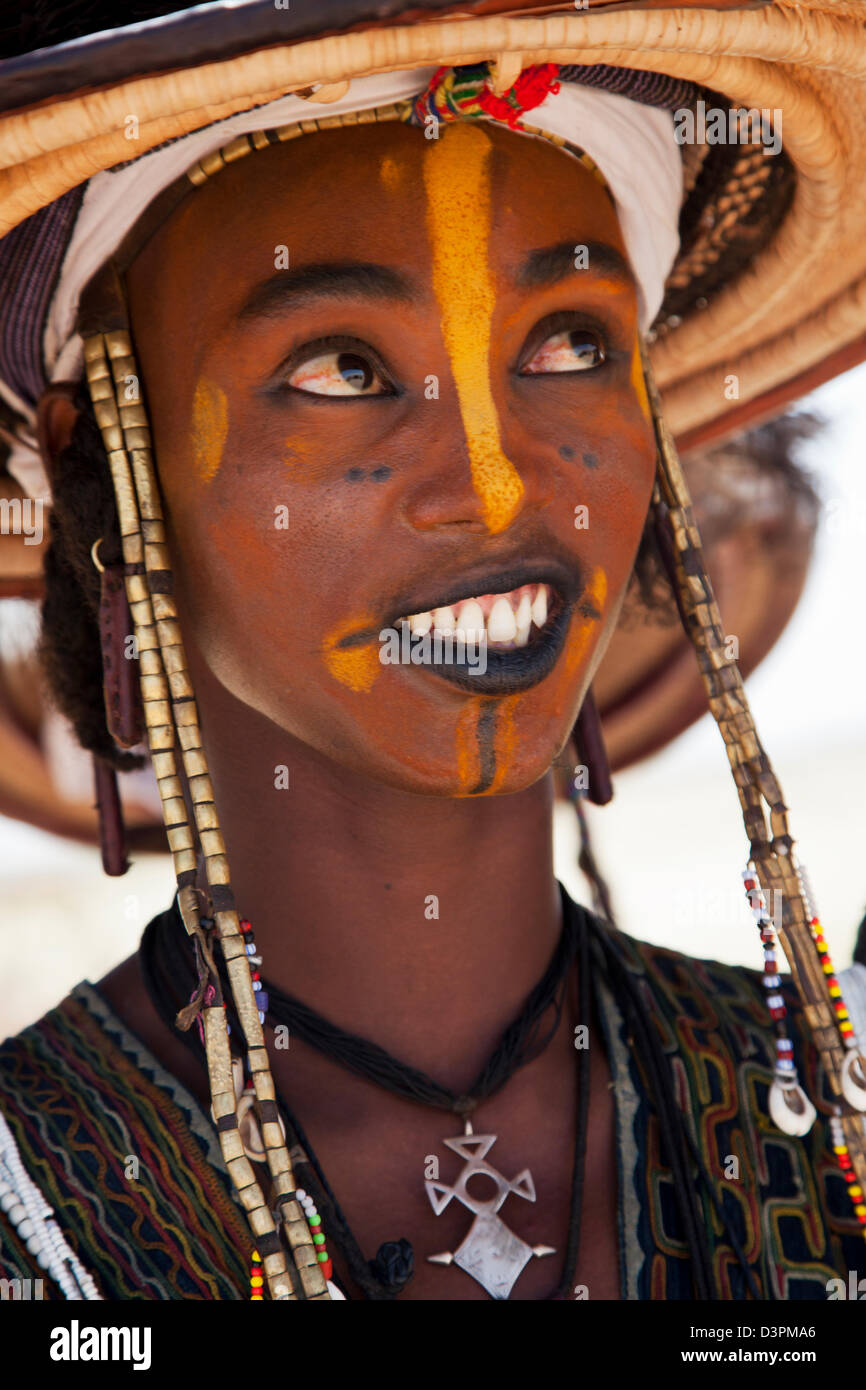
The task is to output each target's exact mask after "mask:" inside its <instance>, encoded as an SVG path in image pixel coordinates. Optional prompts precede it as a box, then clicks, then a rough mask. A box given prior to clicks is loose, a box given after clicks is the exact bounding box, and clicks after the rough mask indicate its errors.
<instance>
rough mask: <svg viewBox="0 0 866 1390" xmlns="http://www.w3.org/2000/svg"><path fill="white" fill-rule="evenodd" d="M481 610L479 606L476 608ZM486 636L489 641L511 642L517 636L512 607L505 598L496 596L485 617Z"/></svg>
mask: <svg viewBox="0 0 866 1390" xmlns="http://www.w3.org/2000/svg"><path fill="white" fill-rule="evenodd" d="M478 611H479V612H480V611H481V610H480V608H479V610H478ZM487 636H488V637H489V639H490V641H491V642H513V641H514V639H515V637H516V636H517V623H516V621H515V618H514V609H513V608H512V607H511V604H510V603H509V602H508V599H507V598H498V599H497V600H496V602H495V603H494V605H493V607H492V608H491V610H490V617H489V618H488V619H487Z"/></svg>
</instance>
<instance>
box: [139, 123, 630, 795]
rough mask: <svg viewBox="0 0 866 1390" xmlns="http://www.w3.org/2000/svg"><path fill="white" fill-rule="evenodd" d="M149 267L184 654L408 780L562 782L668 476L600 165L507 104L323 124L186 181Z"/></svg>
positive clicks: (158, 428) (313, 740)
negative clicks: (581, 713) (498, 117)
mask: <svg viewBox="0 0 866 1390" xmlns="http://www.w3.org/2000/svg"><path fill="white" fill-rule="evenodd" d="M128 288H129V297H130V309H131V320H132V328H133V335H134V341H135V345H136V349H137V352H138V357H139V364H140V367H141V370H142V374H143V381H144V388H145V394H146V399H147V403H148V407H149V411H150V417H151V422H152V426H153V431H154V444H155V452H156V459H157V466H158V471H159V476H160V482H161V486H162V491H163V497H164V502H165V510H166V518H167V521H168V524H169V535H170V543H171V547H172V555H173V564H174V571H175V580H176V592H177V596H178V604H179V607H180V613H181V621H182V628H183V631H184V634H185V640H186V642H187V646H188V649H189V654H190V662H191V666H192V669H193V673H194V674H195V671H196V669H197V667H199V666H200V663H205V664H206V665H207V666H208V667H209V668H210V670H211V672H212V673H213V674H214V676H215V677H216V678H217V679H218V680H219V681H220V682H222V684H223V685H224V686H225V687H226V688H227V689H228V690H229V691H230V692H231V693H232V694H233V695H234V696H235V697H237V698H238V699H239V700H241V701H243V702H245V703H246V704H248V705H250V706H252V707H254V708H255V709H256V710H258V711H260V712H261V713H263V714H265V715H266V716H267V717H268V718H269V719H271V720H272V721H273V722H274V723H275V724H276V725H278V726H279V727H280V728H281V729H283V730H285V731H287V732H288V733H289V734H291V735H292V736H294V737H295V738H297V739H299V740H301V741H302V742H303V743H305V744H309V745H311V746H312V747H314V748H315V749H317V750H319V752H321V753H324V754H325V755H327V756H328V757H330V758H333V759H335V760H336V761H338V762H340V763H343V764H345V765H346V766H349V767H351V768H352V769H354V770H355V771H357V772H360V773H361V774H363V775H367V776H369V777H371V778H374V779H377V780H380V781H383V782H387V783H390V784H392V785H394V786H399V787H402V788H405V789H407V790H411V791H416V792H421V793H425V794H432V795H441V796H465V795H483V794H489V793H494V792H510V791H516V790H518V789H520V788H522V787H525V786H528V785H530V784H531V783H533V782H534V781H536V780H537V779H538V778H539V777H540V776H542V775H543V774H544V773H545V772H546V771H547V769H548V768H549V767H550V764H551V762H552V761H553V759H554V758H555V757H556V755H557V754H558V753H559V751H560V750H561V748H562V747H563V744H564V743H565V741H566V739H567V737H568V735H569V733H570V730H571V728H572V725H573V723H574V719H575V717H576V713H577V710H578V709H579V707H580V703H581V700H582V698H583V695H584V692H585V691H586V689H587V686H588V685H589V682H590V679H591V677H592V673H593V671H594V669H595V667H596V665H597V664H598V661H599V659H600V657H601V654H602V652H603V650H604V647H605V645H606V642H607V640H608V637H609V636H610V634H611V632H612V629H613V626H614V625H615V622H616V617H617V614H618V611H619V607H620V604H621V601H622V598H623V595H624V591H625V588H626V584H627V581H628V578H629V575H630V572H631V569H632V565H633V562H634V558H635V554H636V551H637V547H638V543H639V540H640V536H641V532H642V528H643V524H644V520H645V517H646V513H647V508H648V504H649V497H650V491H651V487H652V479H653V471H654V446H653V438H652V429H651V424H650V421H649V418H648V410H647V404H646V397H645V394H644V391H643V384H642V380H641V378H640V373H639V358H638V356H637V302H636V291H635V286H634V282H633V279H632V277H631V274H630V271H629V270H628V266H627V262H626V260H625V253H624V249H623V243H622V239H621V236H620V232H619V228H618V224H617V219H616V215H615V212H614V209H613V207H612V205H611V203H610V200H609V198H608V196H607V194H606V193H605V191H604V190H603V189H602V188H601V186H600V185H599V183H598V182H597V181H596V180H595V179H594V178H593V177H592V175H591V174H589V173H588V172H587V171H586V170H585V169H584V168H583V167H582V166H580V165H579V164H578V162H577V161H576V160H574V159H572V158H569V157H568V156H566V155H564V154H563V153H561V152H560V151H558V150H556V149H554V148H553V147H552V146H550V145H548V144H547V143H546V142H543V141H539V140H529V139H526V138H519V137H516V136H515V135H514V134H512V133H510V132H507V131H504V130H501V129H498V128H495V127H492V126H490V125H488V124H486V123H479V124H463V123H460V124H456V125H454V126H449V127H446V128H445V129H444V130H442V131H441V132H440V138H439V139H438V140H427V139H425V138H424V135H423V133H422V132H421V131H419V130H417V129H413V128H410V127H406V126H404V125H401V124H398V123H389V124H383V125H378V126H377V125H365V126H360V127H357V128H350V129H344V130H333V131H327V132H323V133H319V134H316V135H314V136H304V137H301V138H299V139H297V140H294V141H291V142H288V143H287V144H286V145H283V146H280V147H276V148H272V149H268V150H266V151H264V152H262V153H257V154H253V155H249V156H247V157H246V158H245V159H243V160H241V161H240V162H238V163H237V164H235V165H232V166H230V167H229V168H228V169H227V170H225V171H224V172H222V173H220V174H219V175H218V176H217V177H215V178H214V179H213V181H212V182H211V183H209V184H207V185H205V186H204V188H202V189H201V190H199V191H197V192H196V193H195V194H193V195H192V196H191V197H190V198H189V199H188V200H187V201H186V203H185V204H184V205H183V207H182V209H181V210H180V211H179V212H178V213H177V214H176V215H175V216H174V218H173V219H172V220H171V221H170V223H169V224H167V226H166V227H165V228H163V229H162V231H161V232H160V233H158V234H157V236H155V237H154V238H153V240H152V241H151V242H150V244H149V245H148V247H147V248H146V250H145V252H144V253H143V254H142V255H141V256H140V257H139V258H138V260H137V261H136V263H135V265H134V266H133V267H132V270H131V272H130V274H129V277H128ZM410 618H411V620H412V621H411V623H409V622H408V620H409V619H410ZM404 621H405V623H406V625H405V628H404ZM448 630H450V631H451V632H452V633H454V632H456V634H457V639H459V638H460V637H461V634H464V635H465V636H467V637H469V638H470V639H471V635H472V634H473V633H474V634H477V633H482V636H481V638H480V645H473V643H472V641H471V640H470V642H469V644H468V645H466V646H464V647H461V645H460V642H459V640H455V639H454V638H453V637H452V638H451V639H440V640H439V642H438V643H437V641H436V634H437V633H440V634H441V633H444V632H445V631H448ZM386 632H394V633H395V634H396V635H397V636H396V638H388V637H382V636H381V635H380V634H383V633H386ZM399 638H402V641H400V640H398V639H399ZM425 639H426V645H425ZM413 652H414V654H415V659H414V660H413V659H412V657H413ZM425 652H426V657H425V655H424V653H425ZM437 653H438V658H439V659H438V660H437ZM419 654H421V655H420V660H419V659H418V656H419ZM382 655H385V656H388V657H389V658H390V659H389V660H387V661H383V660H382V659H381V656H382ZM406 656H408V657H409V661H408V662H406V661H405V660H403V659H401V658H405V657H406ZM455 656H456V657H458V658H459V657H460V656H463V657H464V658H465V659H464V663H463V665H458V666H455V665H453V664H452V665H449V664H448V658H449V657H451V658H452V659H453V658H454V657H455ZM485 667H486V669H484V668H485ZM205 724H206V720H205Z"/></svg>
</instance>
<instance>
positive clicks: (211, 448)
mask: <svg viewBox="0 0 866 1390" xmlns="http://www.w3.org/2000/svg"><path fill="white" fill-rule="evenodd" d="M228 430H229V407H228V401H227V400H226V395H225V392H224V391H221V390H220V388H219V387H218V386H214V384H213V382H210V381H206V380H205V379H204V377H202V378H201V379H200V380H199V381H198V383H197V384H196V388H195V395H194V396H193V401H192V442H193V457H194V461H195V471H196V473H197V474H198V476H199V477H200V478H201V480H202V482H203V483H209V482H210V481H211V480H212V479H213V478H215V477H216V474H217V471H218V469H219V466H220V463H221V462H222V456H223V447H224V445H225V442H226V435H227V434H228Z"/></svg>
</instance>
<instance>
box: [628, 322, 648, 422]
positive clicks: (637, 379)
mask: <svg viewBox="0 0 866 1390" xmlns="http://www.w3.org/2000/svg"><path fill="white" fill-rule="evenodd" d="M631 384H632V387H633V389H634V393H635V395H636V396H637V399H638V404H639V405H640V408H641V412H642V414H643V417H644V419H645V420H649V421H652V411H651V410H650V403H649V396H648V395H647V390H646V382H645V381H644V376H643V363H642V362H641V358H640V343H639V342H638V341H637V340H635V345H634V355H633V357H632V359H631Z"/></svg>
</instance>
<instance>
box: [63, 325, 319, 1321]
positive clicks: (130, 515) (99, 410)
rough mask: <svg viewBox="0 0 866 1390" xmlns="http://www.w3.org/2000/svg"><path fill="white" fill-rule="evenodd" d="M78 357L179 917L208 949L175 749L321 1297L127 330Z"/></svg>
mask: <svg viewBox="0 0 866 1390" xmlns="http://www.w3.org/2000/svg"><path fill="white" fill-rule="evenodd" d="M84 358H85V365H86V373H87V382H88V386H89V388H90V394H91V398H92V400H93V408H94V414H95V416H96V421H97V424H98V425H99V428H100V430H101V432H102V438H103V442H104V444H105V449H106V452H107V454H108V462H109V466H110V468H111V475H112V479H113V482H114V491H115V496H116V499H117V510H118V518H119V522H120V534H121V543H122V547H123V558H124V569H125V575H126V592H127V598H128V600H129V606H130V612H131V614H132V621H133V625H134V628H135V637H136V642H137V646H138V652H139V660H140V679H141V693H142V701H143V705H144V717H145V724H146V727H147V736H148V743H149V746H150V750H151V757H152V761H153V768H154V772H155V774H156V778H157V785H158V787H159V793H160V799H161V803H162V811H163V818H164V820H165V826H166V831H167V834H168V841H169V846H170V849H171V853H172V858H173V861H174V869H175V875H176V878H177V883H178V901H179V906H180V910H181V915H182V917H183V921H184V925H185V927H186V929H187V931H188V933H189V934H190V936H191V937H193V938H194V939H195V940H196V943H197V945H198V947H199V948H200V950H201V951H202V953H203V954H204V956H205V958H207V956H208V955H209V954H210V943H209V941H208V937H207V934H206V931H205V928H204V927H203V925H202V921H201V918H200V914H199V908H198V898H197V894H196V888H195V877H196V867H197V858H196V853H195V848H194V845H195V838H194V835H193V830H192V827H191V826H190V824H189V820H188V814H187V806H186V800H185V798H184V793H183V786H182V783H181V779H180V775H179V768H178V761H177V757H176V750H177V748H178V746H179V747H180V750H181V759H182V763H183V769H184V772H185V774H186V779H187V785H188V788H189V793H190V798H191V801H192V805H193V814H194V817H195V824H196V831H197V838H198V843H199V845H200V847H201V851H202V854H203V857H204V867H205V873H206V876H207V882H208V888H209V896H210V900H211V903H212V907H213V916H214V920H215V923H216V925H215V929H214V932H215V935H216V937H217V939H218V940H219V942H220V946H221V948H222V952H223V956H224V959H225V962H226V969H227V971H228V976H229V980H230V984H231V989H232V995H233V998H234V1002H235V1008H236V1010H237V1014H238V1017H239V1018H240V1021H241V1027H242V1029H243V1032H244V1036H245V1039H246V1045H247V1063H248V1066H249V1070H250V1074H251V1076H252V1078H253V1084H254V1087H255V1094H256V1098H257V1101H258V1105H259V1113H260V1115H261V1119H262V1125H261V1132H262V1139H263V1142H264V1146H265V1153H266V1156H267V1160H268V1166H269V1168H270V1171H271V1177H272V1184H273V1190H274V1193H275V1195H276V1198H277V1204H278V1206H279V1208H280V1214H281V1220H282V1227H283V1233H284V1235H285V1238H286V1241H287V1243H288V1246H289V1248H290V1250H291V1253H292V1257H293V1262H294V1266H295V1270H296V1271H297V1276H298V1280H299V1283H300V1289H301V1291H302V1295H303V1297H305V1298H308V1299H317V1300H321V1299H329V1298H330V1294H329V1292H328V1288H327V1282H326V1280H325V1278H324V1276H323V1274H322V1272H321V1269H320V1267H319V1263H318V1260H317V1257H316V1250H315V1247H314V1245H313V1242H312V1239H311V1236H310V1228H309V1226H308V1223H307V1221H306V1219H305V1217H304V1213H303V1211H302V1209H301V1206H300V1204H299V1203H298V1201H297V1200H296V1196H295V1182H294V1176H293V1172H292V1165H291V1160H290V1158H289V1153H288V1150H287V1148H286V1145H285V1140H284V1136H283V1131H282V1128H281V1126H280V1124H279V1116H278V1112H277V1107H276V1091H275V1088H274V1081H273V1077H272V1075H271V1071H270V1064H269V1061H268V1054H267V1048H266V1046H265V1038H264V1033H263V1031H262V1025H261V1022H260V1020H259V1012H258V1006H257V1003H256V998H255V992H254V990H253V982H252V977H251V973H250V964H249V961H248V957H247V952H246V948H245V944H244V939H243V934H242V932H241V926H240V920H239V917H238V913H237V910H236V907H235V903H234V896H233V894H232V889H231V879H230V874H229V865H228V859H227V858H226V853H225V843H224V841H223V837H222V834H221V831H220V828H219V817H218V814H217V809H216V805H215V803H214V797H213V787H212V785H211V781H210V777H209V775H208V764H207V757H206V754H205V751H204V748H203V747H202V740H201V731H200V728H199V722H198V708H197V705H196V701H195V695H194V692H193V688H192V681H191V679H190V676H189V672H188V670H187V665H186V657H185V653H184V648H183V641H182V638H181V633H180V626H179V623H178V614H177V605H176V603H175V600H174V597H173V594H172V574H171V566H170V561H169V555H168V550H167V548H166V544H165V525H164V522H163V517H162V509H161V503H160V497H159V488H158V484H157V480H156V475H155V472H154V466H153V450H152V444H151V436H150V430H149V427H148V419H147V413H146V411H145V408H144V405H143V404H142V403H141V401H140V400H137V399H136V400H134V401H130V400H129V399H128V398H127V396H126V391H127V386H126V383H127V382H128V381H129V380H130V379H131V378H132V379H134V380H140V376H139V373H138V368H137V365H136V362H135V358H134V356H133V351H132V343H131V340H130V337H129V333H128V332H127V331H125V330H114V331H112V332H108V333H97V334H94V335H92V336H89V337H87V338H86V339H85V343H84ZM211 983H212V984H213V986H214V998H213V1000H212V1001H211V1002H209V1003H207V1004H205V1006H204V1007H202V1009H201V1017H202V1021H203V1025H204V1037H205V1051H206V1054H207V1065H208V1077H209V1082H210V1089H211V1096H212V1101H213V1113H214V1117H215V1119H216V1124H217V1131H218V1134H219V1140H220V1147H221V1149H222V1154H223V1158H224V1159H225V1163H226V1167H227V1169H228V1172H229V1176H230V1177H231V1179H232V1182H233V1183H234V1186H235V1188H236V1190H237V1192H238V1196H239V1198H240V1201H241V1204H242V1206H243V1207H244V1209H245V1211H246V1213H247V1218H248V1221H249V1224H250V1227H251V1229H252V1231H253V1234H254V1235H255V1237H256V1243H257V1247H258V1249H259V1250H260V1251H261V1252H262V1269H263V1271H264V1277H265V1278H266V1279H267V1281H268V1288H269V1291H270V1294H271V1297H272V1298H274V1299H278V1300H286V1299H294V1298H295V1297H296V1296H297V1295H296V1293H295V1290H294V1288H293V1286H292V1282H291V1281H290V1279H289V1278H288V1277H287V1276H288V1266H287V1263H286V1256H285V1250H284V1248H283V1246H282V1244H281V1242H280V1238H279V1234H278V1232H277V1229H276V1226H275V1223H274V1218H273V1216H272V1214H271V1212H270V1210H269V1208H268V1205H267V1202H266V1200H265V1196H264V1193H263V1192H262V1189H261V1187H260V1185H259V1183H258V1180H257V1179H256V1175H255V1172H254V1170H253V1167H252V1164H251V1163H250V1161H249V1159H248V1158H247V1156H246V1153H245V1152H244V1146H243V1141H242V1139H241V1135H240V1132H239V1129H238V1113H237V1099H236V1096H235V1088H234V1081H233V1076H232V1058H231V1049H230V1045H229V1034H228V1027H227V1021H226V1016H225V1008H224V1006H223V1003H222V997H221V993H220V986H219V979H218V978H217V977H216V975H215V972H213V973H212V980H211Z"/></svg>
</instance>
